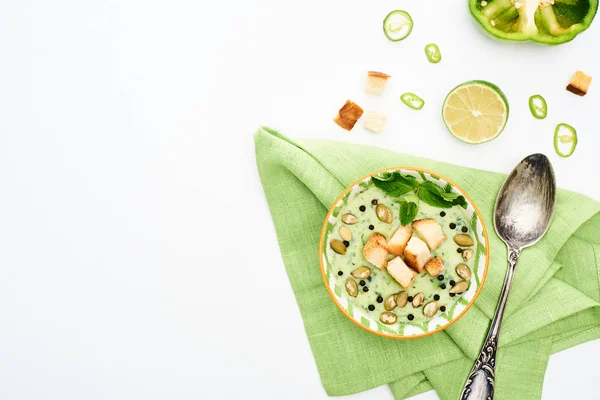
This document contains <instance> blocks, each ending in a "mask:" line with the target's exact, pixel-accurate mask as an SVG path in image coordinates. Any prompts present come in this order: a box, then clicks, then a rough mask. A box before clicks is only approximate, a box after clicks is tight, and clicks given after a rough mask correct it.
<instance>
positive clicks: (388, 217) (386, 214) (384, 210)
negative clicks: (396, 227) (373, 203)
mask: <svg viewBox="0 0 600 400" xmlns="http://www.w3.org/2000/svg"><path fill="white" fill-rule="evenodd" d="M375 213H376V214H377V218H379V220H380V221H381V222H385V223H388V224H391V223H392V218H393V217H394V215H393V214H392V210H390V209H389V208H388V207H387V206H386V205H383V204H377V207H376V208H375Z"/></svg>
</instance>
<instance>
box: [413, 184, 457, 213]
mask: <svg viewBox="0 0 600 400" xmlns="http://www.w3.org/2000/svg"><path fill="white" fill-rule="evenodd" d="M434 190H435V189H434ZM419 199H421V200H422V201H424V202H425V203H427V204H429V205H430V206H434V207H438V208H452V202H451V201H448V200H444V198H443V197H442V196H441V195H440V194H439V193H434V192H433V191H431V190H429V188H426V187H424V186H422V187H421V188H420V189H419Z"/></svg>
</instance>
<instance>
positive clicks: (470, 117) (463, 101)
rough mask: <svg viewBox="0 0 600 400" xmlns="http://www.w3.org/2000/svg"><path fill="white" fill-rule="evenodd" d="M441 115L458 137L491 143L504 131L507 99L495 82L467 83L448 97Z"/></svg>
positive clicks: (468, 140) (474, 142) (466, 140)
mask: <svg viewBox="0 0 600 400" xmlns="http://www.w3.org/2000/svg"><path fill="white" fill-rule="evenodd" d="M442 118H443V119H444V123H445V124H446V128H448V130H449V131H450V133H451V134H452V135H453V136H454V137H455V138H457V139H459V140H462V141H463V142H465V143H472V144H479V143H485V142H489V141H490V140H493V139H495V138H497V137H498V135H500V134H501V133H502V131H503V130H504V126H505V125H506V121H507V120H508V101H507V100H506V97H505V96H504V93H502V90H500V88H499V87H498V86H496V85H494V84H493V83H490V82H486V81H469V82H465V83H462V84H460V85H458V86H457V87H455V88H454V89H452V91H450V93H448V96H446V100H444V105H443V106H442Z"/></svg>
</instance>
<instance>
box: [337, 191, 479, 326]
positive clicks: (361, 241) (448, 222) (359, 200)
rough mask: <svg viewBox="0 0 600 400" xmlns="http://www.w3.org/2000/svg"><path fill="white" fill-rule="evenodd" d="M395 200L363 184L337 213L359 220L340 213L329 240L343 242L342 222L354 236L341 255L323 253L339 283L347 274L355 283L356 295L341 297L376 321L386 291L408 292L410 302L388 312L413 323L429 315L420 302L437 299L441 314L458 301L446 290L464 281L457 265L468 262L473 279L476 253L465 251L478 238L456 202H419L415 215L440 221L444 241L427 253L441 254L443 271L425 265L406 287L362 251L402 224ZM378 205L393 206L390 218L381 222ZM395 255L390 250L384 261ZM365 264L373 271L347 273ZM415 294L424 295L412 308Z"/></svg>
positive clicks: (394, 292)
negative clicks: (464, 241)
mask: <svg viewBox="0 0 600 400" xmlns="http://www.w3.org/2000/svg"><path fill="white" fill-rule="evenodd" d="M398 201H399V198H398V197H392V196H390V195H388V194H387V193H386V192H384V191H383V190H381V189H379V188H378V187H376V186H375V185H373V184H372V183H371V184H369V185H367V186H366V187H361V188H360V191H359V192H358V193H357V194H353V195H351V196H350V198H349V201H348V203H347V204H346V205H345V206H344V207H343V208H342V209H341V211H340V212H339V216H342V215H345V214H351V215H353V216H355V217H356V218H357V219H358V221H357V222H356V223H353V224H345V223H344V222H342V218H338V219H337V222H336V223H335V225H334V228H333V229H332V231H331V233H330V235H329V238H328V240H329V241H330V242H331V240H334V239H337V240H339V241H342V242H344V238H343V237H342V236H341V235H340V227H342V226H344V227H346V228H348V229H350V231H351V233H352V239H351V240H349V241H346V243H345V244H346V245H347V248H346V251H345V254H339V253H337V252H335V251H333V250H332V249H331V248H329V249H328V250H327V255H328V258H329V260H330V264H331V266H332V268H333V273H334V275H335V277H336V280H337V281H336V284H337V285H339V286H340V287H342V288H344V287H345V283H346V280H347V279H348V278H351V279H353V280H354V281H355V282H356V284H357V287H358V295H357V296H356V297H352V296H349V295H348V294H347V293H344V296H347V297H348V299H349V302H350V304H352V305H353V306H354V307H361V308H363V309H364V310H365V313H366V314H368V315H370V316H371V317H372V318H373V319H374V320H379V319H380V315H381V313H383V312H385V311H386V310H385V309H384V301H385V300H386V299H387V298H388V296H390V295H393V294H396V293H399V292H402V291H406V292H407V293H408V296H409V302H408V303H407V304H406V305H405V306H404V307H402V308H400V307H396V308H394V309H393V310H391V311H390V312H392V313H394V314H395V315H396V316H397V318H398V320H397V322H398V323H406V322H410V323H412V324H419V323H422V322H425V321H429V320H430V319H431V317H430V318H428V317H426V316H425V315H424V305H425V304H427V303H428V302H430V301H433V300H437V302H438V304H439V310H438V311H437V313H436V315H440V314H443V313H448V312H449V311H451V310H452V307H453V305H454V304H455V303H456V302H457V301H459V299H460V297H461V295H460V294H455V295H451V293H450V290H451V288H452V286H453V285H455V284H456V283H457V282H460V281H463V280H464V279H463V278H461V277H460V276H458V274H457V272H456V266H457V265H458V264H460V263H462V264H465V265H467V266H468V267H469V269H470V270H471V271H472V272H473V273H472V274H471V275H472V276H471V278H470V280H473V279H475V269H474V267H473V264H474V262H475V257H474V256H472V257H470V258H469V251H472V252H473V253H474V252H475V251H474V249H475V246H476V245H477V238H476V235H475V234H474V232H473V231H472V229H473V227H472V226H470V223H469V220H468V218H467V215H466V213H465V210H464V209H463V208H462V207H461V206H459V205H455V206H453V207H451V208H438V207H434V206H431V205H429V204H426V203H425V202H423V201H421V202H420V203H419V207H418V213H417V215H416V217H415V218H414V220H420V219H427V218H432V219H435V220H436V221H437V222H438V223H439V224H440V225H441V228H442V231H443V234H444V235H445V236H446V240H445V241H444V242H443V243H442V244H441V245H439V247H437V248H436V249H435V250H433V251H431V254H432V256H433V257H440V258H441V259H442V261H443V264H444V267H445V270H444V271H443V272H442V273H441V274H440V275H439V276H437V277H433V276H431V275H430V274H429V273H428V272H427V271H426V270H425V269H423V271H422V272H421V273H418V274H417V276H416V278H415V279H414V281H413V283H412V286H410V287H409V288H408V289H407V290H406V289H404V288H403V287H402V286H401V285H400V284H399V283H398V282H397V281H396V280H395V279H394V278H393V277H392V276H391V275H390V274H389V273H388V272H387V271H386V270H385V268H384V269H379V268H377V267H375V266H373V265H372V264H370V263H369V262H368V261H366V260H365V257H364V256H363V246H364V245H365V243H366V242H367V240H369V238H370V237H371V236H372V235H373V234H374V233H380V234H382V235H383V236H385V238H386V239H387V240H389V239H390V237H391V236H392V234H393V233H394V232H395V231H396V229H398V227H399V226H400V218H399V212H400V206H399V203H398ZM377 204H383V205H385V206H387V207H388V208H389V209H390V210H391V211H392V214H393V218H392V222H391V223H387V222H384V221H381V220H380V219H379V218H378V217H377V215H376V211H375V210H376V206H377ZM458 234H463V235H468V236H470V237H471V238H472V239H473V240H474V242H475V244H474V246H470V247H461V246H459V245H458V244H457V243H455V241H454V240H453V238H454V237H455V236H456V235H458ZM415 235H417V233H416V232H413V236H415ZM417 237H418V235H417ZM394 257H395V256H393V255H389V254H388V260H391V259H392V258H394ZM465 258H469V259H465ZM363 266H366V267H369V268H370V270H371V274H370V276H369V277H368V278H366V279H358V278H355V277H353V276H352V275H351V273H352V271H354V270H356V269H357V268H359V267H363ZM469 284H470V281H469ZM418 293H423V294H424V296H425V298H424V301H423V303H422V305H420V306H418V307H414V306H413V305H412V304H411V301H410V299H411V297H414V296H416V295H417V294H418Z"/></svg>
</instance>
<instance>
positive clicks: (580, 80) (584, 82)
mask: <svg viewBox="0 0 600 400" xmlns="http://www.w3.org/2000/svg"><path fill="white" fill-rule="evenodd" d="M590 83H592V77H591V76H589V75H586V74H584V73H583V72H582V71H577V72H575V75H573V78H571V82H569V84H568V85H567V90H568V91H569V92H571V93H574V94H576V95H577V96H585V95H586V94H587V92H588V89H589V88H590Z"/></svg>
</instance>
